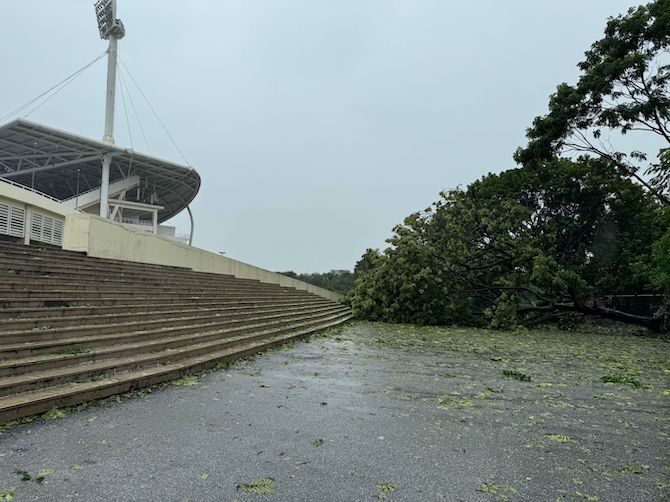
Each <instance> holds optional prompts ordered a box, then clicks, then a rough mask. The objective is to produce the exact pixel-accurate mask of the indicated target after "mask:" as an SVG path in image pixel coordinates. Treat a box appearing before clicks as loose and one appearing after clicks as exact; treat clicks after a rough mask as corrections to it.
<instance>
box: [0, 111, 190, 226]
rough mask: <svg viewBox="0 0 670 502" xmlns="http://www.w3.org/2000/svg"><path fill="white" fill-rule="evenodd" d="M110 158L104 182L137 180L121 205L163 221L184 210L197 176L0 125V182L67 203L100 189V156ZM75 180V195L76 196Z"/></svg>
mask: <svg viewBox="0 0 670 502" xmlns="http://www.w3.org/2000/svg"><path fill="white" fill-rule="evenodd" d="M106 154H111V155H112V165H111V169H110V176H109V181H110V183H114V182H115V181H120V180H122V179H125V178H130V177H131V176H137V177H138V178H139V185H138V186H137V189H132V190H130V191H129V193H128V194H127V195H126V197H125V200H128V201H134V202H145V203H151V204H156V205H160V206H163V209H161V210H160V211H159V213H158V221H159V222H163V221H165V220H167V219H169V218H171V217H172V216H174V215H176V214H177V213H179V212H180V211H181V210H182V209H184V208H185V207H186V206H187V205H188V204H189V203H190V202H191V201H192V200H193V198H194V197H195V196H196V194H197V193H198V190H199V189H200V176H199V175H198V173H197V172H196V170H195V169H194V168H193V167H191V166H184V165H180V164H175V163H173V162H168V161H165V160H161V159H158V158H156V157H152V156H150V155H145V154H142V153H137V152H135V151H133V150H131V149H126V148H122V147H119V146H116V145H113V144H109V143H104V142H102V141H98V140H94V139H90V138H85V137H83V136H79V135H77V134H72V133H70V132H66V131H62V130H59V129H54V128H51V127H47V126H44V125H41V124H38V123H36V122H31V121H29V120H24V119H18V120H15V121H13V122H10V123H8V124H6V125H3V126H0V178H7V179H10V180H12V181H14V182H16V183H20V184H22V185H25V186H27V187H32V188H34V189H36V190H39V191H40V192H44V193H46V194H48V195H50V196H52V197H54V198H56V199H58V200H61V201H65V200H67V199H72V198H73V197H76V196H77V195H81V194H82V193H85V192H88V191H92V190H95V189H97V188H99V187H100V181H101V170H102V157H103V155H106ZM77 178H79V190H78V192H79V194H78V193H77Z"/></svg>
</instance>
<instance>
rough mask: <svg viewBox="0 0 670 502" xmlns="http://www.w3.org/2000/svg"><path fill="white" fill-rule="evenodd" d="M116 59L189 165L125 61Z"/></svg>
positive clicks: (187, 163)
mask: <svg viewBox="0 0 670 502" xmlns="http://www.w3.org/2000/svg"><path fill="white" fill-rule="evenodd" d="M118 59H119V62H120V63H121V66H123V68H124V69H125V71H126V72H127V73H128V75H129V76H130V78H131V80H132V81H133V83H134V84H135V87H137V90H138V91H140V94H141V95H142V97H143V98H144V101H145V102H146V104H147V106H148V107H149V109H150V110H151V112H152V113H153V114H154V117H156V120H157V121H158V123H159V124H160V126H161V127H162V128H163V131H164V132H165V134H166V135H167V137H168V138H170V141H171V142H172V145H173V146H174V147H175V148H176V149H177V151H178V152H179V155H181V158H182V159H183V160H184V162H185V163H186V165H190V164H189V162H188V160H186V157H185V156H184V153H183V152H182V151H181V148H179V146H177V143H176V142H175V140H174V138H173V137H172V135H171V134H170V132H169V131H168V130H167V127H165V124H163V121H162V120H161V118H160V117H159V116H158V113H156V110H155V109H154V107H153V106H152V105H151V103H150V102H149V99H148V98H147V97H146V95H145V94H144V92H143V91H142V88H141V87H140V85H139V84H138V83H137V80H135V77H133V74H132V73H131V72H130V70H129V69H128V67H127V66H126V65H125V63H124V62H123V60H122V59H121V58H120V57H119V58H118Z"/></svg>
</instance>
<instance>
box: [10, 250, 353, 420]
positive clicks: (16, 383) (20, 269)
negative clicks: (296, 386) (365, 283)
mask: <svg viewBox="0 0 670 502" xmlns="http://www.w3.org/2000/svg"><path fill="white" fill-rule="evenodd" d="M350 317H351V313H350V311H349V310H348V309H347V308H346V307H344V306H342V305H340V304H337V303H335V302H332V301H330V300H326V299H324V298H321V297H319V296H316V295H313V294H311V293H307V292H305V291H297V290H295V289H292V288H285V287H281V286H279V285H273V284H263V283H261V282H259V281H253V280H246V279H237V278H235V277H232V276H226V275H219V274H205V273H200V272H194V271H192V270H190V269H188V268H183V267H162V266H159V265H149V264H138V263H131V262H121V261H115V260H107V259H96V258H89V257H86V256H85V255H82V254H79V253H73V252H69V251H63V250H59V249H55V248H51V247H44V246H42V247H38V246H24V245H21V244H17V243H12V242H5V241H0V422H4V421H8V420H14V419H17V418H20V417H24V416H28V415H32V414H36V413H42V412H44V411H47V410H48V409H50V408H52V407H54V406H56V407H60V406H71V405H74V404H78V403H82V402H85V401H88V400H91V399H99V398H102V397H106V396H109V395H112V394H115V393H120V392H128V391H130V390H132V389H137V388H140V387H143V386H147V385H153V384H156V383H160V382H164V381H167V380H170V379H174V378H178V377H180V376H182V375H184V374H187V373H190V372H194V371H198V370H201V369H205V368H209V367H213V366H215V365H217V364H218V363H220V362H221V361H225V360H228V359H231V358H235V357H242V356H245V355H249V354H253V353H256V352H259V351H262V350H265V349H267V348H269V347H271V346H274V345H277V344H282V343H286V342H287V341H290V340H291V339H293V338H295V337H299V336H306V335H309V334H311V333H314V332H316V331H319V330H322V329H325V328H328V327H331V326H335V325H337V324H340V323H342V322H345V321H346V320H348V319H349V318H350Z"/></svg>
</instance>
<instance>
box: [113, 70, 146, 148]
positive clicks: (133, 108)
mask: <svg viewBox="0 0 670 502" xmlns="http://www.w3.org/2000/svg"><path fill="white" fill-rule="evenodd" d="M119 70H120V71H119V79H120V81H121V85H122V86H123V87H124V88H125V89H126V94H127V95H128V101H129V102H130V108H131V109H132V110H133V115H134V116H135V120H136V121H137V125H138V126H139V128H140V132H141V133H142V138H143V139H144V144H145V145H146V147H147V151H148V152H149V153H151V147H150V146H149V140H148V139H147V135H146V134H145V132H144V126H142V121H141V120H140V116H139V115H138V114H137V108H135V101H134V100H133V95H132V93H131V92H130V88H129V87H128V85H127V84H126V80H125V78H124V76H123V71H124V70H123V68H122V67H119Z"/></svg>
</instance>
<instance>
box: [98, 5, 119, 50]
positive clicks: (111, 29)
mask: <svg viewBox="0 0 670 502" xmlns="http://www.w3.org/2000/svg"><path fill="white" fill-rule="evenodd" d="M95 17H96V18H97V19H98V30H99V31H100V38H102V39H103V40H109V39H110V38H116V39H119V38H123V36H124V35H125V29H124V27H123V23H122V22H121V20H120V19H116V0H98V1H97V2H95Z"/></svg>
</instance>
